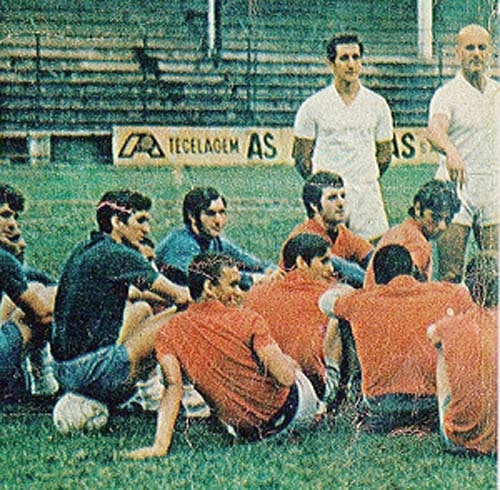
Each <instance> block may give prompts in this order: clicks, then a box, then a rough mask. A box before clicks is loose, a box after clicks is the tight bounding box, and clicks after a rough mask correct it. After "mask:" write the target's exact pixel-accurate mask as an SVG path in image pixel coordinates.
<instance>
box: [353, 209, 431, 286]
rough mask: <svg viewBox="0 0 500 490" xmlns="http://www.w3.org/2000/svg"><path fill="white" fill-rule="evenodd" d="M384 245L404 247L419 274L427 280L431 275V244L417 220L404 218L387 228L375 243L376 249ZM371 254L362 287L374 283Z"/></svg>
mask: <svg viewBox="0 0 500 490" xmlns="http://www.w3.org/2000/svg"><path fill="white" fill-rule="evenodd" d="M386 245H401V246H403V247H405V248H406V249H407V250H408V251H409V252H410V255H411V258H412V260H413V263H414V264H415V265H416V266H417V268H418V270H419V272H420V274H422V275H423V276H424V277H425V278H426V279H427V280H430V279H431V276H432V245H431V244H430V242H429V240H427V238H425V236H424V235H423V233H422V231H421V230H420V227H419V226H418V224H417V222H416V221H415V220H414V219H412V218H406V219H405V220H404V221H403V222H402V223H401V224H399V225H397V226H394V227H393V228H391V229H390V230H388V231H387V232H386V233H385V235H384V236H383V237H382V238H381V239H380V241H379V242H378V243H377V247H376V249H375V252H374V253H373V256H375V253H377V250H380V249H381V248H382V247H385V246H386ZM373 256H372V259H371V260H370V263H369V264H368V267H367V269H366V276H365V283H364V286H363V287H364V288H370V287H372V286H374V285H375V275H374V272H373Z"/></svg>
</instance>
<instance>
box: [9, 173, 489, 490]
mask: <svg viewBox="0 0 500 490" xmlns="http://www.w3.org/2000/svg"><path fill="white" fill-rule="evenodd" d="M433 171H434V168H433V167H432V166H426V165H423V166H419V167H394V168H392V169H390V170H389V171H388V172H387V174H386V175H385V176H384V177H383V192H384V197H385V199H386V202H387V209H388V212H389V216H390V221H391V223H395V222H398V221H400V220H401V219H402V218H403V217H404V216H405V215H406V212H407V208H408V206H409V205H410V203H411V199H412V197H413V194H414V193H415V190H416V189H417V188H418V186H420V185H421V184H422V183H423V182H425V181H426V180H428V179H429V178H430V177H431V176H432V174H433ZM1 174H2V177H1V179H0V180H1V181H3V182H8V183H11V184H12V185H14V186H16V187H18V188H20V189H21V190H22V191H23V192H24V193H25V194H26V196H27V197H28V202H27V208H26V211H25V212H24V213H23V215H22V218H21V221H20V222H21V226H22V227H23V229H24V234H25V237H26V240H27V242H28V253H27V260H28V262H29V263H32V264H37V265H38V266H39V267H40V268H42V269H44V270H46V271H47V272H51V273H52V274H54V275H58V274H59V272H60V269H61V264H62V262H63V261H64V259H65V257H66V256H67V254H68V253H69V251H70V250H71V249H72V248H73V246H74V245H75V244H76V243H77V242H79V241H80V240H82V239H84V238H85V237H86V236H87V235H88V232H89V230H90V229H91V228H92V227H93V226H94V205H95V203H96V202H97V200H98V199H99V198H100V196H101V195H102V194H103V193H104V192H105V191H106V190H109V189H115V188H119V187H130V188H133V189H136V190H139V191H141V192H143V193H145V194H148V195H150V196H151V197H153V198H154V208H153V222H152V226H153V233H152V236H153V238H154V239H155V240H158V239H159V238H160V237H161V236H163V234H164V233H165V232H167V231H168V230H169V229H171V228H172V227H174V226H177V225H178V224H179V223H180V222H181V201H182V196H183V195H184V193H185V191H186V190H187V189H189V188H190V187H191V186H193V185H199V184H203V185H213V186H215V187H217V188H218V189H219V190H221V191H222V192H223V193H224V194H225V195H226V196H227V197H228V201H229V217H230V219H229V223H228V226H227V229H226V235H227V236H229V237H231V238H232V239H234V240H235V241H236V242H237V243H240V244H242V245H243V246H245V247H247V248H248V249H250V250H252V251H253V252H255V253H256V254H257V255H260V256H261V257H263V258H267V259H273V260H276V258H277V254H278V251H279V247H280V245H281V243H282V241H283V240H284V238H285V237H286V235H287V234H288V232H289V230H290V229H291V228H292V227H293V226H294V225H295V224H296V223H297V222H298V221H300V220H302V219H303V218H304V211H303V208H302V204H301V199H300V190H301V180H300V179H299V178H298V177H297V175H296V174H295V172H294V171H293V169H291V168H288V167H252V168H210V169H209V168H201V169H185V170H184V172H183V174H182V179H181V180H180V182H179V181H178V180H176V178H174V175H173V173H172V170H171V169H169V168H163V169H161V168H148V169H124V168H114V167H108V166H88V167H75V166H68V165H60V166H51V167H46V168H33V167H28V166H6V167H2V168H1ZM1 412H2V413H1V414H0V424H1V427H2V430H1V431H0V445H1V447H3V450H2V451H0V488H12V489H19V488H30V489H31V488H33V489H37V488H40V489H42V488H43V489H63V488H64V489H66V488H67V489H70V488H71V489H73V488H106V489H113V488H116V489H118V488H129V487H130V488H138V489H142V488H251V489H257V488H262V489H264V488H265V489H268V488H269V489H277V488H315V489H316V488H318V489H322V488H324V489H337V488H345V489H347V488H349V489H351V488H352V489H365V488H368V489H371V488H374V489H375V488H376V489H493V488H495V487H496V484H495V481H496V479H495V473H496V465H495V460H494V459H493V458H479V459H474V458H466V457H458V456H453V455H450V454H446V453H444V452H443V451H442V448H441V445H440V441H439V437H438V436H437V435H432V436H425V437H417V436H415V435H406V436H398V437H378V436H369V435H366V434H359V433H358V432H356V431H355V430H354V428H353V425H352V423H351V422H352V416H353V414H352V411H351V410H350V408H349V407H345V406H344V407H341V413H340V415H339V416H338V417H336V418H335V419H330V420H327V421H325V422H324V423H322V424H321V425H319V426H318V427H317V428H316V429H315V430H313V431H312V432H311V433H309V434H307V435H304V436H303V437H302V438H301V439H300V440H299V439H292V440H290V441H288V442H287V443H286V444H278V443H276V442H273V441H265V442H262V443H259V444H244V443H239V444H236V445H233V444H231V441H230V439H229V438H228V437H227V436H225V434H223V432H222V431H221V430H220V429H219V428H218V427H216V426H212V425H209V424H207V423H194V422H193V423H191V424H190V425H189V426H188V425H186V423H185V422H184V421H183V420H180V421H179V422H178V426H177V431H176V433H175V435H174V440H173V445H172V449H171V453H170V455H169V456H168V457H167V458H164V459H157V460H154V461H147V462H132V461H127V460H124V459H123V458H122V457H121V455H120V452H121V451H123V450H128V449H132V448H135V447H138V446H140V445H144V444H147V443H151V442H152V439H153V435H154V427H155V419H154V416H152V415H139V414H137V415H130V416H126V417H125V416H122V415H120V416H116V417H112V418H111V420H110V423H109V425H108V427H107V428H106V429H105V431H104V432H103V433H102V434H94V435H74V436H71V437H63V436H62V435H60V434H58V433H56V432H55V430H54V429H53V427H52V421H51V416H50V413H49V411H48V410H47V409H45V410H41V412H40V411H33V410H28V409H19V408H17V407H8V408H6V407H4V409H3V410H1Z"/></svg>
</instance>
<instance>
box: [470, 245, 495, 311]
mask: <svg viewBox="0 0 500 490" xmlns="http://www.w3.org/2000/svg"><path fill="white" fill-rule="evenodd" d="M464 282H465V285H466V286H467V288H468V289H469V291H470V294H471V296H472V299H473V300H474V301H475V302H476V303H477V304H478V305H479V306H482V307H483V308H491V307H493V306H496V305H497V304H498V260H497V257H496V254H495V253H493V252H481V253H478V254H477V255H475V256H474V257H472V258H471V259H470V261H469V262H468V264H467V268H466V271H465V280H464Z"/></svg>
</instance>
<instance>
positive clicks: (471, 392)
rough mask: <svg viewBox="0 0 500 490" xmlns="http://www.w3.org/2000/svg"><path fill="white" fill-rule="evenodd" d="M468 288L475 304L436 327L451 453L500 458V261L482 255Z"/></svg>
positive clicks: (432, 333)
mask: <svg viewBox="0 0 500 490" xmlns="http://www.w3.org/2000/svg"><path fill="white" fill-rule="evenodd" d="M465 284H466V285H467V287H468V288H469V290H470V293H471V296H472V299H473V300H474V302H475V304H474V305H473V306H471V308H469V309H468V310H467V311H466V312H465V313H462V314H461V315H455V316H452V317H448V318H445V319H443V320H441V321H439V322H437V323H435V324H434V325H431V326H430V327H429V328H428V330H427V334H428V336H429V339H430V341H431V342H432V344H433V345H434V346H436V347H437V351H438V360H437V371H436V378H437V379H436V382H437V396H438V401H439V420H440V425H441V436H442V438H443V442H444V445H445V447H446V449H447V450H449V451H451V452H458V453H470V454H492V453H495V452H497V447H496V446H497V438H496V434H497V426H498V425H497V420H498V415H497V413H498V412H497V405H498V404H497V400H498V387H497V385H498V340H497V338H498V337H497V335H498V261H497V258H496V255H495V254H493V253H491V252H489V253H487V252H482V253H480V254H478V255H476V256H474V257H473V258H472V259H471V260H470V261H469V263H468V265H467V268H466V272H465Z"/></svg>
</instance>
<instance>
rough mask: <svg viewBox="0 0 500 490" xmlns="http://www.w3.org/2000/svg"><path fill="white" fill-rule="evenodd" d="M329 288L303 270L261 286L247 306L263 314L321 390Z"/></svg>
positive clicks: (278, 339) (252, 292)
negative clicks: (323, 301)
mask: <svg viewBox="0 0 500 490" xmlns="http://www.w3.org/2000/svg"><path fill="white" fill-rule="evenodd" d="M327 288H328V285H327V284H325V283H322V282H320V281H312V280H310V279H307V278H306V277H305V276H304V275H303V274H301V273H300V272H299V271H291V272H289V273H287V274H286V276H285V277H284V278H281V279H276V280H274V281H272V282H270V283H267V284H259V285H257V286H255V287H254V288H253V289H252V290H250V292H249V293H248V295H247V297H246V300H245V305H246V306H247V307H249V308H251V309H253V310H254V311H256V312H257V313H259V314H260V315H261V316H262V317H263V318H264V319H265V320H266V322H267V324H268V325H269V329H270V331H271V335H272V336H273V338H274V339H275V340H276V342H278V345H279V346H280V347H281V349H282V350H283V352H284V353H285V354H288V355H289V356H290V357H292V358H293V359H295V360H296V361H297V362H298V363H299V364H300V366H301V368H302V370H303V371H304V374H306V376H307V377H308V378H309V379H310V380H311V382H312V384H313V386H314V387H315V388H318V386H322V385H323V384H324V378H325V367H324V361H323V339H324V336H325V330H326V324H327V322H328V318H327V317H326V315H324V313H322V312H321V310H320V309H319V307H318V300H319V298H320V296H321V295H322V294H323V293H324V292H325V291H326V289H327Z"/></svg>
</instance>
